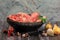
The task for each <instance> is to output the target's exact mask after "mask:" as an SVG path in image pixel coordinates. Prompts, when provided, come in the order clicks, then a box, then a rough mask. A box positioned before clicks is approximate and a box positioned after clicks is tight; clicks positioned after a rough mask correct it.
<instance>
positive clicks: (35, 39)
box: [0, 33, 60, 40]
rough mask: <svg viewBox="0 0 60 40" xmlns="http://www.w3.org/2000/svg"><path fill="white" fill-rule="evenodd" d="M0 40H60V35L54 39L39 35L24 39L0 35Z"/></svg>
mask: <svg viewBox="0 0 60 40" xmlns="http://www.w3.org/2000/svg"><path fill="white" fill-rule="evenodd" d="M0 40H60V35H58V36H54V37H42V36H41V35H38V36H30V37H26V38H23V37H22V38H21V36H15V35H14V36H10V37H8V36H7V35H5V34H3V33H0Z"/></svg>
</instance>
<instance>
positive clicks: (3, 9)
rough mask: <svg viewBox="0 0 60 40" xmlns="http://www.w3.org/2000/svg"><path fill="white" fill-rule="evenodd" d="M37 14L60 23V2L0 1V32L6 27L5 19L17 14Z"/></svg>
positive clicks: (55, 0) (39, 0) (58, 0)
mask: <svg viewBox="0 0 60 40" xmlns="http://www.w3.org/2000/svg"><path fill="white" fill-rule="evenodd" d="M35 11H37V12H39V13H40V14H41V15H45V16H47V18H48V19H49V18H51V17H54V21H60V0H0V31H1V29H2V28H5V27H8V24H7V22H6V17H7V16H8V15H10V14H14V13H17V12H26V13H32V12H35Z"/></svg>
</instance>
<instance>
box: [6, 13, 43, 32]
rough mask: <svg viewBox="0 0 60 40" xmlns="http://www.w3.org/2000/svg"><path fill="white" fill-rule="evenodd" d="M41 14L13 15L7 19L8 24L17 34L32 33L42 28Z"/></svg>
mask: <svg viewBox="0 0 60 40" xmlns="http://www.w3.org/2000/svg"><path fill="white" fill-rule="evenodd" d="M39 16H40V14H39V13H37V12H33V13H32V14H28V13H23V12H19V13H17V14H11V15H9V16H8V17H7V22H8V24H9V25H11V26H12V27H13V28H14V29H15V31H16V32H31V31H35V30H37V29H38V28H39V27H41V26H42V24H43V22H42V20H41V19H39Z"/></svg>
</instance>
